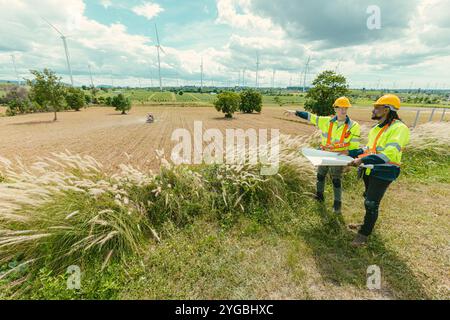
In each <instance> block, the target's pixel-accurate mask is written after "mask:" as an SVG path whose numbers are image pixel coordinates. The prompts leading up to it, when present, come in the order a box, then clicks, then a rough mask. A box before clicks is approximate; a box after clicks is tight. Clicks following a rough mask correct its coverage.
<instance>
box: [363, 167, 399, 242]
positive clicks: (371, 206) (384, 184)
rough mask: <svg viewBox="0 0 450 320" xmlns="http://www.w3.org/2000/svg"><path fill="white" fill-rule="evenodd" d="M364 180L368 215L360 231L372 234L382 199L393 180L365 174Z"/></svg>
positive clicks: (366, 234) (365, 203)
mask: <svg viewBox="0 0 450 320" xmlns="http://www.w3.org/2000/svg"><path fill="white" fill-rule="evenodd" d="M363 180H364V185H365V191H364V197H365V201H364V206H365V207H366V215H365V216H364V224H363V225H362V226H361V228H360V229H359V233H360V234H362V235H365V236H370V234H371V233H372V230H373V228H374V227H375V222H376V221H377V219H378V210H379V207H380V202H381V199H382V198H383V196H384V193H385V192H386V190H387V188H388V187H389V185H390V184H391V183H392V181H386V180H381V179H378V178H375V177H372V176H370V175H364V177H363Z"/></svg>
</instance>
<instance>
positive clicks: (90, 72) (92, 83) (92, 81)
mask: <svg viewBox="0 0 450 320" xmlns="http://www.w3.org/2000/svg"><path fill="white" fill-rule="evenodd" d="M88 68H89V77H90V78H91V86H92V88H95V86H94V79H93V78H92V70H91V65H90V64H89V63H88Z"/></svg>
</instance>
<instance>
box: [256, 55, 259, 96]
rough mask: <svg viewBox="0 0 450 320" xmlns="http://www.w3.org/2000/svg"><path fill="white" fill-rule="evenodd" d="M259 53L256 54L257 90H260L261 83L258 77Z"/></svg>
mask: <svg viewBox="0 0 450 320" xmlns="http://www.w3.org/2000/svg"><path fill="white" fill-rule="evenodd" d="M258 73H259V53H257V54H256V88H258V85H259V82H258V80H259V79H258V76H259V74H258Z"/></svg>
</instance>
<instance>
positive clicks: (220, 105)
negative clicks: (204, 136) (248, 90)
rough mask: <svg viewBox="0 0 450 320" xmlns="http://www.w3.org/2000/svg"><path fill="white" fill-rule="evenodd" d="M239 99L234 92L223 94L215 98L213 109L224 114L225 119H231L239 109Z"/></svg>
mask: <svg viewBox="0 0 450 320" xmlns="http://www.w3.org/2000/svg"><path fill="white" fill-rule="evenodd" d="M239 103H240V97H239V95H238V94H237V93H234V92H223V93H220V94H219V95H218V96H217V99H216V100H215V101H214V107H215V108H216V110H217V111H221V112H223V113H224V114H225V118H232V117H233V114H234V113H235V112H236V111H237V110H238V109H239Z"/></svg>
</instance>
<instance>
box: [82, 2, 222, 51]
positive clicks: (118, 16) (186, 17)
mask: <svg viewBox="0 0 450 320" xmlns="http://www.w3.org/2000/svg"><path fill="white" fill-rule="evenodd" d="M110 3H111V4H110V5H104V4H102V1H86V11H85V14H86V16H87V17H88V18H90V19H93V20H96V21H98V22H100V23H103V24H106V25H109V24H111V23H115V22H119V23H121V24H123V25H125V26H126V27H127V29H128V31H129V32H130V33H132V34H140V35H144V36H147V37H149V38H154V36H155V30H154V23H157V24H158V25H159V29H158V32H159V34H160V37H161V39H164V44H165V45H168V46H177V47H182V48H192V47H196V46H197V45H198V43H194V42H193V41H192V40H193V39H195V40H197V39H199V38H201V37H202V35H201V34H190V33H189V32H184V35H185V36H186V38H181V37H178V36H176V34H177V31H178V30H180V29H188V28H189V27H190V26H191V25H192V24H196V23H200V22H203V23H208V24H210V25H211V26H213V25H214V21H215V19H216V18H217V9H216V2H215V1H214V0H208V1H179V0H162V1H158V2H157V4H158V5H160V7H161V8H163V10H164V11H162V12H161V13H160V14H158V16H157V17H155V18H154V19H152V21H149V19H147V18H145V17H143V16H137V15H136V14H135V13H133V12H132V11H131V10H129V9H128V8H132V7H135V6H139V5H142V4H143V3H144V2H143V1H139V0H131V1H111V2H110ZM216 29H217V30H216V31H217V35H219V36H223V35H226V33H229V32H230V29H229V28H227V27H226V26H222V27H220V28H216ZM211 31H213V30H210V32H211Z"/></svg>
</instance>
